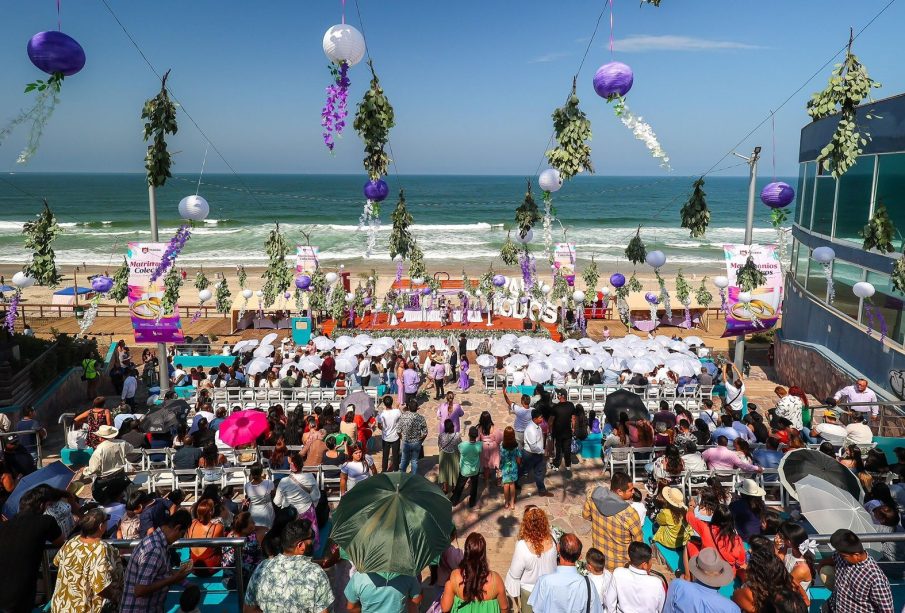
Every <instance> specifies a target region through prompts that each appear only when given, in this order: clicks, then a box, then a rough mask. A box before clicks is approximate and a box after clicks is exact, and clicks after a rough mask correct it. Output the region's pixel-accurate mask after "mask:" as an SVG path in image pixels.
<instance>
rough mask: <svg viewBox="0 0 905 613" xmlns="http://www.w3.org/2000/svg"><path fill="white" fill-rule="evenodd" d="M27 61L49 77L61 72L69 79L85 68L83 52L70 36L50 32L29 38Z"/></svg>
mask: <svg viewBox="0 0 905 613" xmlns="http://www.w3.org/2000/svg"><path fill="white" fill-rule="evenodd" d="M28 59H30V60H31V63H32V64H34V65H35V66H37V67H38V68H39V69H40V70H43V71H44V72H46V73H47V74H49V75H52V74H54V73H55V72H61V73H63V76H65V77H69V76H72V75H74V74H75V73H77V72H78V71H80V70H81V69H82V68H84V67H85V50H84V49H82V46H81V45H80V44H78V43H77V42H76V40H75V39H74V38H72V37H71V36H67V35H66V34H63V33H62V32H55V31H53V30H50V31H48V32H38V33H37V34H35V35H34V36H32V37H31V40H29V41H28Z"/></svg>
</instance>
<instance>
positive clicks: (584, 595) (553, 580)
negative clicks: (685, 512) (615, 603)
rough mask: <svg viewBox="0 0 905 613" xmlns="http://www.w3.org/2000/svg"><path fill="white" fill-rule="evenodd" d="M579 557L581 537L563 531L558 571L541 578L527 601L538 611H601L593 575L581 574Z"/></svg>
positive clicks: (552, 612)
mask: <svg viewBox="0 0 905 613" xmlns="http://www.w3.org/2000/svg"><path fill="white" fill-rule="evenodd" d="M632 513H634V511H632ZM636 519H637V516H636ZM580 558H581V541H580V540H579V539H578V537H577V536H575V535H574V534H564V535H563V536H562V538H560V539H559V566H557V567H556V572H555V573H552V574H549V575H544V576H542V577H541V578H540V579H538V581H537V585H535V586H534V590H533V591H532V592H531V597H530V598H528V604H529V605H531V607H532V609H533V610H534V611H535V612H536V613H576V612H579V611H588V612H590V613H602V611H603V607H602V606H601V603H600V597H599V596H598V595H597V589H596V588H594V587H592V586H591V580H590V579H588V578H587V577H582V576H581V575H580V574H578V569H577V568H576V567H575V563H576V562H578V560H579V559H580Z"/></svg>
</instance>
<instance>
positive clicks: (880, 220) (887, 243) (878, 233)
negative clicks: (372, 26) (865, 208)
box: [858, 204, 896, 253]
mask: <svg viewBox="0 0 905 613" xmlns="http://www.w3.org/2000/svg"><path fill="white" fill-rule="evenodd" d="M858 234H859V235H860V236H861V238H863V239H864V245H863V247H864V250H865V251H870V250H871V249H876V250H878V251H879V252H880V253H892V252H893V251H895V250H896V248H895V247H893V245H892V241H893V238H894V237H895V235H896V226H895V224H893V222H892V219H890V218H889V212H888V211H887V210H886V206H885V205H883V204H878V205H877V210H876V211H874V215H873V217H871V218H870V220H869V221H868V222H867V225H866V226H864V229H863V230H861V231H860V232H859V233H858Z"/></svg>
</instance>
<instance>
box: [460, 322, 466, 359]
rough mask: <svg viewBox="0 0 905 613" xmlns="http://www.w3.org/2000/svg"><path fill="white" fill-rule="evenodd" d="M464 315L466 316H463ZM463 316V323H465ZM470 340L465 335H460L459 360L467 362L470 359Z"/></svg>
mask: <svg viewBox="0 0 905 613" xmlns="http://www.w3.org/2000/svg"><path fill="white" fill-rule="evenodd" d="M463 315H464V314H463ZM464 319H465V318H464V316H463V321H464ZM467 349H468V338H466V336H465V333H464V332H463V333H462V334H460V335H459V359H460V360H467V359H468V350H467Z"/></svg>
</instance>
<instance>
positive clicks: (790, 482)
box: [779, 449, 864, 500]
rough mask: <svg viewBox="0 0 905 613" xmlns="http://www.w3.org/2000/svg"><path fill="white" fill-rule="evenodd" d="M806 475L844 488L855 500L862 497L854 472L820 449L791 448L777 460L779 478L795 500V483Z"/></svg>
mask: <svg viewBox="0 0 905 613" xmlns="http://www.w3.org/2000/svg"><path fill="white" fill-rule="evenodd" d="M808 475H814V476H815V477H817V478H818V479H822V480H824V481H826V482H827V483H829V484H830V485H835V486H836V487H838V488H839V489H842V490H845V491H846V492H848V493H849V494H851V495H852V497H854V498H855V500H862V499H863V498H864V491H863V490H862V489H861V482H860V481H859V480H858V477H856V476H855V473H853V472H852V471H850V470H849V469H848V468H846V467H845V466H843V465H842V464H840V463H839V462H837V461H836V458H832V457H830V456H828V455H826V454H825V453H823V452H821V451H817V450H816V449H793V450H792V451H790V452H789V453H787V454H786V455H784V456H783V458H782V460H781V461H780V462H779V480H780V481H781V482H782V484H783V485H784V486H785V488H786V490H788V492H789V494H790V495H791V496H792V498H794V499H795V500H798V494H797V492H796V491H795V486H796V484H797V483H798V482H799V481H801V480H802V479H804V478H805V477H807V476H808Z"/></svg>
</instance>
